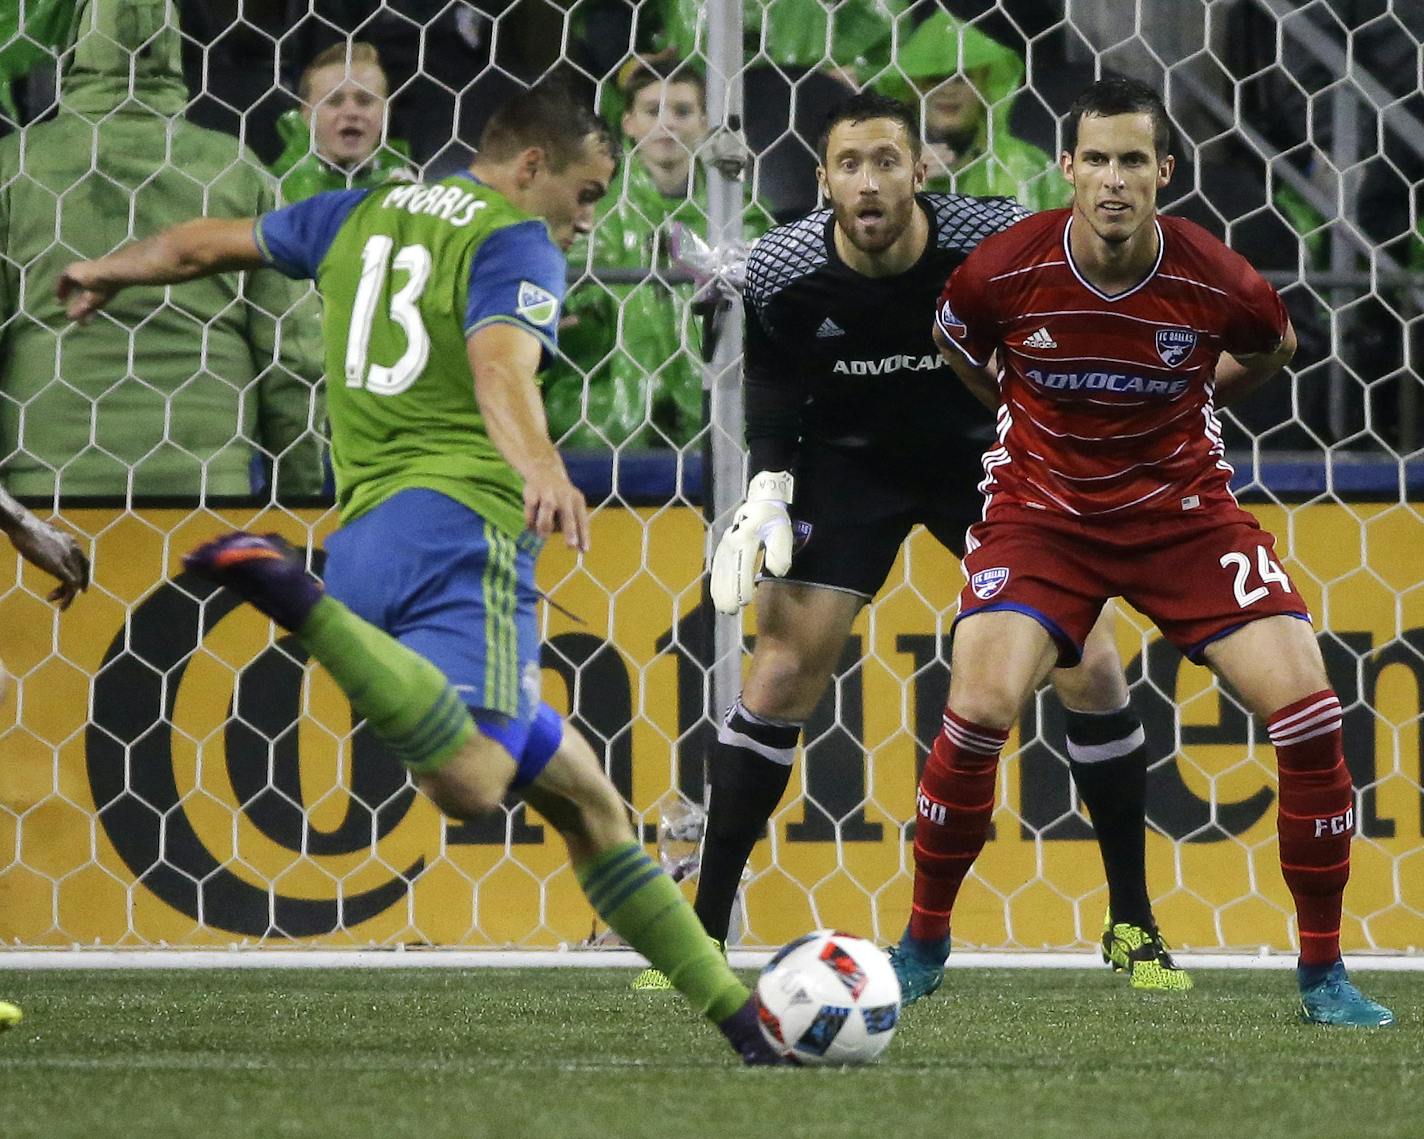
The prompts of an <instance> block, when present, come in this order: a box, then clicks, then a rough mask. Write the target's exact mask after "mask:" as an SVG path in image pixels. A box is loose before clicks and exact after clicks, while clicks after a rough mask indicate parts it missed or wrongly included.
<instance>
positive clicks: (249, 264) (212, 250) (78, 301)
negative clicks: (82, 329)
mask: <svg viewBox="0 0 1424 1139" xmlns="http://www.w3.org/2000/svg"><path fill="white" fill-rule="evenodd" d="M253 224H254V219H253V218H196V219H194V220H193V221H185V222H181V223H180V224H178V225H175V226H172V227H171V228H169V229H165V230H164V231H163V232H162V233H156V234H154V235H153V236H152V237H146V238H144V239H143V240H142V241H136V242H134V244H132V245H126V246H124V247H123V248H122V249H118V250H115V251H114V252H113V253H110V254H107V255H106V256H104V257H100V258H99V259H98V260H96V261H76V262H74V263H73V264H72V265H70V266H68V268H66V269H65V270H64V272H63V273H61V274H60V276H59V282H58V284H57V286H56V288H55V291H56V293H57V294H58V296H59V299H60V300H61V301H67V302H68V309H67V314H68V316H69V319H70V320H77V321H78V322H79V323H80V324H88V323H89V321H91V320H93V319H94V314H95V313H97V312H98V311H99V310H100V309H102V308H103V307H104V306H105V305H106V304H108V303H109V302H110V301H111V300H113V299H114V297H115V296H116V295H117V294H118V293H119V292H120V290H122V289H125V288H127V287H128V286H129V285H175V284H178V283H180V282H182V281H193V280H196V279H197V278H199V277H208V276H211V275H212V274H214V273H222V272H226V271H228V270H233V269H257V268H260V267H261V266H262V265H263V264H264V261H263V259H262V254H261V251H260V250H259V249H258V248H257V241H256V239H255V238H254V237H253V229H252V227H253Z"/></svg>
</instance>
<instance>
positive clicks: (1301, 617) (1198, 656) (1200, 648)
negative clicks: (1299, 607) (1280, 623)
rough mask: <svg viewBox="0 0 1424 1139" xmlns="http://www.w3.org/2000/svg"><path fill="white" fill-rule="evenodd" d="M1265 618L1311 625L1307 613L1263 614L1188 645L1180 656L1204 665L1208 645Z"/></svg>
mask: <svg viewBox="0 0 1424 1139" xmlns="http://www.w3.org/2000/svg"><path fill="white" fill-rule="evenodd" d="M1267 617H1294V618H1295V619H1296V620H1298V621H1304V622H1305V623H1306V624H1307V625H1313V624H1314V622H1312V621H1311V619H1310V614H1309V613H1263V614H1261V616H1259V617H1248V618H1247V619H1246V620H1245V621H1238V622H1237V623H1236V624H1235V625H1232V626H1231V627H1230V628H1229V629H1221V630H1219V631H1218V632H1215V633H1213V634H1212V635H1211V636H1209V637H1207V638H1206V639H1205V640H1202V641H1198V642H1197V643H1196V644H1194V645H1189V646H1188V647H1187V649H1186V651H1185V652H1184V653H1182V655H1183V656H1184V657H1186V658H1187V659H1188V660H1189V661H1191V662H1192V663H1193V664H1206V657H1205V653H1206V649H1207V646H1208V645H1211V644H1215V643H1216V642H1217V641H1219V640H1221V639H1222V638H1224V637H1229V636H1231V634H1232V633H1234V632H1236V630H1237V629H1244V628H1245V627H1246V626H1247V625H1253V624H1255V623H1256V622H1257V621H1264V620H1265V619H1266V618H1267Z"/></svg>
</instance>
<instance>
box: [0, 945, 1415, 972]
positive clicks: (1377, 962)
mask: <svg viewBox="0 0 1424 1139" xmlns="http://www.w3.org/2000/svg"><path fill="white" fill-rule="evenodd" d="M728 956H729V959H730V961H731V963H732V965H733V966H734V967H736V968H738V969H756V968H760V967H761V966H763V965H765V964H766V962H767V960H768V959H769V958H770V957H771V951H770V950H755V949H752V950H744V949H733V950H732V951H731V953H730V954H729V955H728ZM1174 956H1175V957H1176V958H1177V959H1178V960H1179V961H1180V962H1181V963H1182V964H1183V965H1184V966H1186V967H1188V968H1191V969H1292V968H1294V967H1295V955H1294V954H1288V953H1270V952H1259V953H1246V952H1241V953H1194V952H1177V953H1175V954H1174ZM646 964H647V962H646V961H644V959H643V958H642V957H641V956H639V955H638V954H637V953H634V952H633V951H632V950H628V949H572V950H571V949H478V950H458V949H256V948H250V947H246V948H241V949H81V948H75V949H6V948H3V947H0V972H4V971H6V970H23V969H489V968H493V969H528V968H555V969H570V968H572V969H579V968H582V969H641V968H642V967H643V966H644V965H646ZM1345 964H1346V966H1347V967H1348V968H1350V969H1352V970H1354V969H1359V970H1366V971H1368V970H1378V971H1383V972H1410V971H1414V970H1424V954H1419V953H1409V954H1398V953H1379V954H1374V953H1357V954H1348V955H1347V956H1346V957H1345ZM949 967H950V968H951V969H1101V968H1102V967H1103V964H1102V959H1101V958H1100V957H1099V956H1098V954H1097V953H1083V952H1059V953H1028V952H1021V953H1015V952H1009V951H1002V952H997V953H954V954H953V955H951V957H950V959H949Z"/></svg>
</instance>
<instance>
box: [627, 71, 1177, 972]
mask: <svg viewBox="0 0 1424 1139" xmlns="http://www.w3.org/2000/svg"><path fill="white" fill-rule="evenodd" d="M919 137H920V136H919V130H918V127H917V125H916V122H915V119H914V116H913V114H912V112H911V111H910V110H909V109H908V108H907V107H905V106H904V105H903V104H900V103H898V102H895V101H894V100H891V99H887V98H885V97H883V96H880V95H874V94H861V95H855V96H852V97H850V98H848V99H847V100H845V101H844V102H843V103H842V104H841V105H839V106H838V107H837V108H836V109H834V110H833V111H832V112H831V114H830V115H829V116H828V117H827V119H826V122H825V125H824V126H823V127H822V130H821V134H820V138H819V139H818V146H817V153H818V155H819V157H820V168H819V170H818V172H817V176H818V179H819V181H820V186H821V192H822V195H823V197H824V198H825V199H827V200H829V203H830V208H829V209H822V210H817V211H816V212H814V213H811V214H809V215H808V216H806V217H804V218H802V219H800V220H799V221H795V222H792V223H790V224H788V225H783V226H779V227H777V228H776V229H773V230H771V231H770V232H769V233H768V234H767V235H766V236H765V237H763V238H762V239H761V240H760V241H758V242H757V244H756V246H755V247H754V248H753V250H752V253H751V257H750V260H749V261H748V264H747V277H746V290H745V302H746V321H747V337H746V361H745V381H746V437H747V446H748V448H749V451H750V471H751V472H752V474H751V479H750V482H749V485H748V487H747V495H746V501H745V503H744V504H743V505H742V507H741V508H740V509H739V510H738V511H737V513H736V516H735V519H734V521H733V523H732V525H731V527H730V528H729V529H728V530H727V531H726V533H725V534H724V535H723V536H722V539H721V542H720V543H719V545H718V546H717V549H716V553H715V555H714V557H713V563H712V582H711V585H712V599H713V602H714V604H715V605H716V606H717V608H718V609H719V610H720V611H722V612H723V613H736V612H738V610H739V609H740V608H741V607H742V606H744V605H746V604H748V603H749V602H750V601H752V599H753V596H755V600H756V605H757V614H756V616H757V620H756V647H755V650H754V652H753V653H752V659H751V668H750V671H749V672H748V674H747V678H746V681H745V684H744V686H743V688H742V692H741V695H740V696H739V697H738V699H737V701H736V702H735V703H734V704H733V705H732V707H731V708H730V709H728V710H727V713H726V716H725V718H724V720H723V722H722V725H721V727H720V729H719V731H718V735H717V744H716V746H715V748H714V749H713V752H712V754H711V756H710V759H709V782H710V784H711V801H710V804H709V807H708V816H707V833H706V840H705V845H704V849H703V855H702V867H701V873H700V876H699V880H698V889H697V901H696V910H697V915H698V917H699V918H700V919H701V921H702V924H703V926H704V927H705V928H706V930H707V932H708V934H709V935H710V936H711V937H712V938H713V939H714V940H717V941H719V942H724V943H725V940H726V937H727V929H728V924H729V921H730V917H731V910H732V905H733V902H734V900H735V897H736V892H737V887H738V884H739V883H740V880H741V876H742V872H743V870H744V868H745V867H746V864H747V860H748V858H749V857H750V855H751V852H752V848H753V847H754V846H755V845H756V843H757V840H758V839H759V838H761V836H762V835H763V834H764V832H765V830H766V825H767V821H768V820H769V819H770V818H771V815H772V813H773V811H775V809H776V806H777V804H778V803H779V802H780V800H781V797H782V795H783V794H784V793H785V791H786V786H787V783H788V781H789V779H790V776H791V767H792V763H793V761H794V758H795V754H796V745H797V741H798V740H799V738H800V736H801V730H802V726H803V725H804V723H805V722H806V720H807V718H808V717H809V716H810V715H811V713H812V711H813V710H814V709H815V707H816V705H817V704H818V703H819V702H820V700H821V698H822V696H823V695H824V694H825V692H826V689H827V687H828V685H829V684H830V682H831V678H832V671H833V669H834V668H835V666H836V664H837V662H838V661H839V660H840V656H841V652H842V649H843V648H844V646H845V642H846V639H847V637H849V635H850V630H851V624H852V622H853V621H854V620H855V617H856V614H857V613H859V611H860V609H861V607H862V606H864V605H866V604H867V603H868V602H869V601H870V600H871V598H873V597H874V596H875V594H876V593H877V592H878V591H879V589H880V587H881V586H882V585H883V584H884V581H885V578H886V575H887V574H888V573H889V571H890V568H891V566H892V565H893V564H894V561H895V558H896V556H897V554H898V553H899V550H900V546H901V545H902V544H903V542H904V541H905V539H906V537H907V536H908V535H909V533H910V531H911V529H912V528H913V527H914V526H915V525H916V524H922V525H924V526H925V527H926V528H927V529H928V530H929V531H930V533H931V534H933V535H934V536H935V538H936V539H937V540H938V541H940V542H941V543H943V544H944V545H945V546H946V547H948V548H949V549H950V550H952V551H953V552H954V553H955V554H956V555H962V554H963V553H964V541H965V531H966V530H967V528H968V527H969V525H970V524H971V523H972V522H974V521H976V520H978V518H979V515H980V510H981V507H982V501H981V497H980V495H979V493H978V491H977V489H976V488H977V484H978V483H979V482H980V480H981V479H982V478H983V469H982V466H981V455H982V454H983V452H984V450H985V448H986V446H987V445H988V444H989V442H990V441H991V440H992V439H993V435H994V432H993V425H992V423H991V421H990V417H989V415H988V414H987V413H986V410H985V408H984V407H983V406H982V405H981V404H979V403H978V402H976V401H975V399H974V398H973V397H972V396H971V395H970V393H969V392H968V390H967V389H966V388H965V387H964V385H962V384H960V383H959V382H957V380H956V378H955V377H954V376H953V375H952V374H951V372H950V370H949V368H948V367H947V366H944V365H943V363H942V361H941V358H940V355H939V352H938V350H937V349H936V347H935V344H934V342H933V339H932V333H931V329H932V326H933V320H934V311H935V305H936V302H937V300H938V298H939V294H940V290H941V289H942V288H943V287H944V282H945V280H946V279H947V278H948V277H949V275H950V273H951V272H953V270H954V269H955V268H956V267H957V266H958V265H959V264H960V263H961V262H962V261H963V260H964V259H965V258H966V257H967V256H968V255H969V253H970V251H971V250H972V249H973V248H974V247H975V245H977V244H978V243H979V241H980V240H981V239H983V238H984V237H987V236H988V235H990V234H992V233H996V232H998V231H999V230H1001V229H1005V228H1007V227H1008V226H1011V225H1013V224H1014V223H1015V222H1017V221H1019V220H1020V219H1022V218H1023V217H1025V216H1027V214H1026V211H1025V210H1024V209H1023V208H1022V207H1021V206H1019V205H1018V204H1017V203H1015V202H1014V201H1012V200H1011V199H1008V198H972V197H966V196H963V195H956V194H930V193H923V192H921V187H922V186H923V184H924V179H925V172H926V169H925V164H924V162H923V161H922V159H921V154H920V141H919ZM759 557H764V565H763V567H762V573H761V575H760V578H759V580H758V577H757V562H758V559H759ZM1111 612H1112V611H1111V609H1108V610H1106V611H1105V612H1104V616H1103V618H1102V619H1101V620H1100V621H1099V622H1098V625H1097V627H1096V628H1094V630H1093V633H1092V635H1091V636H1090V637H1089V638H1088V641H1087V646H1086V648H1085V650H1084V653H1083V657H1082V659H1081V661H1080V662H1079V663H1078V664H1077V665H1076V667H1073V668H1067V669H1059V670H1057V671H1056V672H1054V673H1053V678H1052V679H1053V684H1054V687H1055V688H1056V689H1057V692H1058V696H1059V698H1060V700H1061V701H1062V702H1063V705H1064V707H1065V709H1066V711H1067V725H1068V732H1067V734H1068V752H1069V755H1070V761H1071V766H1072V772H1073V777H1074V779H1075V781H1076V783H1077V786H1078V791H1079V794H1080V795H1081V797H1082V799H1083V802H1084V803H1085V804H1086V806H1087V808H1088V811H1089V814H1090V815H1091V817H1092V820H1093V824H1094V827H1095V829H1096V831H1097V836H1098V845H1099V847H1100V849H1101V851H1102V857H1103V864H1104V867H1105V869H1106V872H1107V880H1108V895H1109V915H1108V917H1107V919H1106V921H1105V925H1104V931H1103V951H1104V957H1105V959H1107V960H1108V961H1109V962H1110V963H1111V964H1112V965H1113V967H1114V968H1115V969H1117V970H1118V971H1120V972H1122V973H1124V974H1126V975H1127V977H1128V979H1129V981H1130V983H1131V985H1132V986H1133V987H1134V988H1138V989H1159V990H1182V989H1187V988H1190V987H1191V979H1190V977H1189V976H1188V974H1187V973H1186V972H1185V971H1184V970H1182V969H1179V968H1177V966H1176V965H1175V963H1174V962H1173V961H1172V958H1171V956H1170V955H1169V954H1168V952H1167V950H1166V948H1165V946H1164V945H1163V942H1162V938H1161V936H1160V934H1159V932H1158V930H1157V927H1156V923H1155V922H1154V920H1153V917H1152V908H1151V903H1150V900H1149V897H1148V893H1147V882H1146V870H1145V865H1144V862H1145V838H1144V834H1145V806H1144V799H1145V792H1146V768H1147V757H1146V753H1145V747H1144V736H1143V731H1142V724H1141V722H1140V721H1139V720H1138V718H1137V716H1136V714H1135V713H1134V712H1133V711H1132V709H1131V707H1130V706H1129V703H1128V691H1127V682H1126V680H1125V678H1124V676H1123V672H1122V666H1121V663H1120V662H1119V660H1118V655H1117V649H1116V646H1115V644H1114V640H1113V631H1112V618H1111ZM945 948H946V951H947V950H948V946H947V945H946V946H945ZM894 953H895V951H894V950H892V957H893V956H894ZM903 979H904V978H903V977H902V980H903ZM938 983H939V982H938V977H937V976H936V978H935V979H934V981H933V985H934V986H937V985H938ZM666 985H667V982H666V980H665V978H663V977H662V975H661V974H659V973H657V972H656V971H655V970H651V969H650V970H647V971H646V972H644V973H643V974H642V975H640V976H639V978H638V979H637V980H636V981H635V982H634V988H635V989H639V990H656V989H660V988H663V987H666ZM909 995H910V994H907V996H909ZM914 995H915V996H922V995H924V994H923V993H918V994H914Z"/></svg>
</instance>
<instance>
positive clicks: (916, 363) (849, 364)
mask: <svg viewBox="0 0 1424 1139" xmlns="http://www.w3.org/2000/svg"><path fill="white" fill-rule="evenodd" d="M944 367H948V365H947V364H946V363H945V361H944V358H943V357H942V356H940V355H939V354H938V353H930V354H929V355H926V356H909V355H904V354H900V355H896V356H885V357H883V358H882V359H879V360H837V361H836V365H835V367H834V368H832V369H831V371H833V372H835V373H836V375H838V376H888V375H889V374H890V373H891V372H933V371H934V370H935V369H936V368H944Z"/></svg>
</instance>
